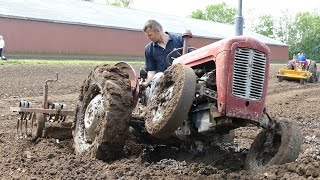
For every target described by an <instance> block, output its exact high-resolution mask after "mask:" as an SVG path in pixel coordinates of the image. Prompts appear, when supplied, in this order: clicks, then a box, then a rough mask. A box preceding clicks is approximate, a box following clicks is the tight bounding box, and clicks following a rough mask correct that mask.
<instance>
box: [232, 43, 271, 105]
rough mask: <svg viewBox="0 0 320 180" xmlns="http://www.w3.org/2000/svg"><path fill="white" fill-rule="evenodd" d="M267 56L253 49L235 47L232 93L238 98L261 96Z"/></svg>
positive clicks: (256, 97)
mask: <svg viewBox="0 0 320 180" xmlns="http://www.w3.org/2000/svg"><path fill="white" fill-rule="evenodd" d="M266 60H267V56H266V54H265V53H263V52H260V51H258V50H255V49H249V48H237V49H236V52H235V57H234V69H233V73H234V74H233V80H232V94H233V95H234V96H236V97H239V98H244V99H251V100H260V99H261V97H262V92H263V87H264V78H265V70H266Z"/></svg>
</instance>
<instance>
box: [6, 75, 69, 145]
mask: <svg viewBox="0 0 320 180" xmlns="http://www.w3.org/2000/svg"><path fill="white" fill-rule="evenodd" d="M57 80H58V74H56V79H55V80H50V79H49V80H46V81H45V85H44V88H43V89H44V101H43V108H32V107H31V103H30V102H28V101H25V100H23V101H20V102H19V107H10V110H11V111H13V112H18V113H19V115H20V116H19V118H18V120H17V138H18V139H20V138H27V137H31V138H32V140H36V139H37V138H39V137H48V138H56V139H67V138H72V122H67V118H66V117H67V116H74V111H70V110H66V105H65V104H64V103H51V102H49V101H48V84H47V83H48V82H52V81H57Z"/></svg>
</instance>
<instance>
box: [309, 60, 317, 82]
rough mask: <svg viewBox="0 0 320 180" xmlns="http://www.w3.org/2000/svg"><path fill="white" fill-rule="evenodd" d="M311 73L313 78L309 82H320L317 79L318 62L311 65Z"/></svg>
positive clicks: (312, 62)
mask: <svg viewBox="0 0 320 180" xmlns="http://www.w3.org/2000/svg"><path fill="white" fill-rule="evenodd" d="M309 72H310V73H311V74H312V76H311V78H310V79H309V82H311V83H316V82H317V81H318V78H317V62H316V61H311V62H310V65H309Z"/></svg>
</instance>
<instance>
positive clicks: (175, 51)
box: [166, 47, 197, 65]
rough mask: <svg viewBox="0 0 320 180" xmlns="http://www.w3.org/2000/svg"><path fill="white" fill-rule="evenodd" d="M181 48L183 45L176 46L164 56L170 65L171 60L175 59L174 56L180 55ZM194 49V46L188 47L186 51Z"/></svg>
mask: <svg viewBox="0 0 320 180" xmlns="http://www.w3.org/2000/svg"><path fill="white" fill-rule="evenodd" d="M182 49H183V47H181V48H176V49H174V50H172V51H171V52H170V53H169V54H168V55H167V57H166V61H167V63H168V64H170V65H172V62H173V60H175V59H176V58H178V57H180V56H182ZM196 49H197V48H195V47H188V53H189V52H191V51H194V50H196Z"/></svg>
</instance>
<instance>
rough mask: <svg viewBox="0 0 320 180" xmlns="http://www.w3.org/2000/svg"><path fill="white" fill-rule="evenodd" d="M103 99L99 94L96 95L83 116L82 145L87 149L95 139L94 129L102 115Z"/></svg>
mask: <svg viewBox="0 0 320 180" xmlns="http://www.w3.org/2000/svg"><path fill="white" fill-rule="evenodd" d="M103 103H104V98H103V97H102V95H101V94H98V95H96V96H95V97H94V98H93V99H92V100H91V101H90V103H89V104H88V106H87V108H86V111H85V114H84V132H83V135H84V136H83V143H84V144H88V146H87V147H88V148H89V147H90V145H91V144H92V143H93V141H94V140H95V138H96V129H97V127H98V125H99V122H100V119H101V117H102V116H103V113H104V106H103Z"/></svg>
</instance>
